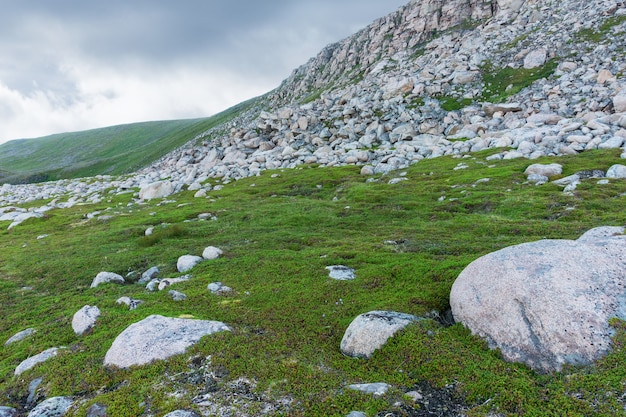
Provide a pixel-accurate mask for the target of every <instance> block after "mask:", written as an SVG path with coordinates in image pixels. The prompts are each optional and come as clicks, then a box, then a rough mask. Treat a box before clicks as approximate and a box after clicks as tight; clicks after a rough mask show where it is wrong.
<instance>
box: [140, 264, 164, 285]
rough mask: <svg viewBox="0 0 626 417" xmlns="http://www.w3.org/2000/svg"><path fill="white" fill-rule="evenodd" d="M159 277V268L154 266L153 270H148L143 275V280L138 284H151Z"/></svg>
mask: <svg viewBox="0 0 626 417" xmlns="http://www.w3.org/2000/svg"><path fill="white" fill-rule="evenodd" d="M157 275H159V268H158V267H156V266H153V267H152V268H150V269H148V270H147V271H145V272H144V273H143V274H141V278H140V279H139V281H137V284H142V285H143V284H146V283H148V282H150V281H151V280H153V279H154V278H156V277H157Z"/></svg>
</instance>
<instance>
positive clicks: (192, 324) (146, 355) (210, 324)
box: [104, 315, 231, 368]
mask: <svg viewBox="0 0 626 417" xmlns="http://www.w3.org/2000/svg"><path fill="white" fill-rule="evenodd" d="M230 330H231V329H230V327H228V326H227V325H225V324H224V323H222V322H219V321H209V320H194V319H179V318H169V317H163V316H158V315H153V316H149V317H147V318H145V319H143V320H142V321H140V322H137V323H134V324H131V325H130V326H128V327H127V328H126V330H124V331H123V332H122V333H121V334H120V335H119V336H117V338H116V339H115V340H114V341H113V345H112V346H111V348H110V349H109V350H108V352H107V353H106V355H105V357H104V365H105V366H115V367H118V368H129V367H131V366H137V365H145V364H148V363H150V362H153V361H156V360H162V359H167V358H169V357H170V356H173V355H179V354H181V353H184V352H185V350H186V349H187V348H189V347H190V346H192V345H194V344H196V343H197V342H198V341H199V340H200V339H201V338H202V337H204V336H207V335H210V334H213V333H216V332H223V331H230Z"/></svg>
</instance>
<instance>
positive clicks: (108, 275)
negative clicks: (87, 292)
mask: <svg viewBox="0 0 626 417" xmlns="http://www.w3.org/2000/svg"><path fill="white" fill-rule="evenodd" d="M109 282H112V283H115V284H123V283H125V282H126V281H124V277H123V276H121V275H119V274H116V273H114V272H100V273H99V274H98V275H96V277H95V278H94V279H93V281H92V282H91V288H96V287H97V286H98V285H100V284H107V283H109Z"/></svg>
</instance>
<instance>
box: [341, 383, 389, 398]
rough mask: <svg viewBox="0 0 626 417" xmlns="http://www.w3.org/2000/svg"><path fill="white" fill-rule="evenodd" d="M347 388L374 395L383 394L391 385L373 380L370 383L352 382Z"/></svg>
mask: <svg viewBox="0 0 626 417" xmlns="http://www.w3.org/2000/svg"><path fill="white" fill-rule="evenodd" d="M348 388H350V389H351V390H355V391H361V392H364V393H366V394H372V395H375V396H381V395H385V394H386V393H387V391H389V389H390V388H391V385H389V384H385V383H384V382H375V383H371V384H352V385H348Z"/></svg>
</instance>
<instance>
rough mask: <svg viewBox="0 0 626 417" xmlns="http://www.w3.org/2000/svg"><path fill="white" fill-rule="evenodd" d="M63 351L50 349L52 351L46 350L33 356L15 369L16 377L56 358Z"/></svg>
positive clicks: (55, 348)
mask: <svg viewBox="0 0 626 417" xmlns="http://www.w3.org/2000/svg"><path fill="white" fill-rule="evenodd" d="M61 349H62V348H57V347H54V348H50V349H47V350H44V351H43V352H41V353H39V354H37V355H35V356H31V357H30V358H28V359H25V360H23V361H22V362H21V363H20V364H19V365H18V366H17V368H15V375H21V374H22V373H24V372H26V371H28V370H29V369H31V368H33V367H34V366H35V365H37V364H40V363H42V362H45V361H47V360H48V359H50V358H53V357H55V356H56V355H57V354H58V353H59V350H61Z"/></svg>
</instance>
